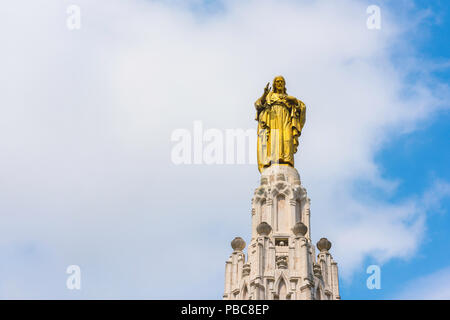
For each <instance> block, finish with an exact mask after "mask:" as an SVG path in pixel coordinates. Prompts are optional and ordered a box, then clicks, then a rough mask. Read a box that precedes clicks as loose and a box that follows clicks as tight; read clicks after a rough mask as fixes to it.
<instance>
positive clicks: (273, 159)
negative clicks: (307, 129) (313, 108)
mask: <svg viewBox="0 0 450 320" xmlns="http://www.w3.org/2000/svg"><path fill="white" fill-rule="evenodd" d="M286 96H287V95H286V94H284V93H276V92H273V91H271V92H269V93H268V95H267V97H266V102H265V104H262V102H261V98H259V99H258V100H256V102H255V107H256V110H257V115H256V120H258V169H259V171H260V172H261V171H262V169H263V168H264V167H269V166H270V165H271V164H274V163H279V164H288V165H291V166H294V154H295V153H296V152H297V148H298V138H299V136H300V134H301V132H302V128H303V126H304V124H305V119H306V117H305V115H306V114H305V113H306V106H305V104H304V103H303V102H302V101H300V100H298V99H296V101H295V103H294V104H289V103H288V102H287V101H286Z"/></svg>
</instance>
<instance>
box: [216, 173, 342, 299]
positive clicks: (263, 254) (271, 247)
mask: <svg viewBox="0 0 450 320" xmlns="http://www.w3.org/2000/svg"><path fill="white" fill-rule="evenodd" d="M310 230H311V228H310V199H309V198H308V196H307V194H306V190H305V188H303V187H302V185H301V182H300V176H299V174H298V172H297V170H296V169H295V168H293V167H290V166H287V165H272V166H271V167H269V168H266V169H264V170H263V172H262V173H261V185H260V186H259V187H258V188H257V189H256V191H255V193H254V196H253V199H252V239H251V242H250V244H249V246H248V250H247V255H248V256H247V257H245V255H244V253H243V252H242V250H243V249H244V248H245V241H244V240H243V239H242V238H236V239H235V240H233V242H232V247H233V250H234V252H233V253H232V255H231V256H230V258H229V259H228V260H227V262H226V266H225V292H224V295H223V298H224V299H227V300H236V299H259V300H265V299H266V300H272V299H295V300H314V299H320V300H328V299H330V300H335V299H340V295H339V281H338V269H337V264H336V262H335V261H334V260H333V258H332V256H331V254H330V253H329V252H328V250H329V249H330V248H331V242H330V241H328V240H327V239H326V238H322V239H320V240H319V242H318V243H317V248H318V249H319V250H320V251H321V252H320V253H319V255H318V256H317V257H316V253H315V248H314V246H313V244H312V241H311V237H310ZM262 236H263V237H262Z"/></svg>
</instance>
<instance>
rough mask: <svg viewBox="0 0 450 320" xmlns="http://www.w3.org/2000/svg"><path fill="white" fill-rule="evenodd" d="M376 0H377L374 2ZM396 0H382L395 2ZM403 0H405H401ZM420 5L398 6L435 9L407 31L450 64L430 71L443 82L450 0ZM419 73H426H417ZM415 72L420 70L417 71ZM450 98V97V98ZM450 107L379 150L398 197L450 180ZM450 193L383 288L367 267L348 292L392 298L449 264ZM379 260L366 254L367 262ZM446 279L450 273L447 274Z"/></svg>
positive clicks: (386, 273)
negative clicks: (376, 286) (370, 283)
mask: <svg viewBox="0 0 450 320" xmlns="http://www.w3.org/2000/svg"><path fill="white" fill-rule="evenodd" d="M374 3H376V2H374ZM392 3H393V2H392V1H391V2H385V3H382V4H380V5H381V7H384V6H389V5H391V4H392ZM400 3H401V2H400ZM414 3H415V5H416V8H414V9H409V10H404V9H405V8H404V3H403V6H402V5H401V4H397V5H396V6H395V7H396V8H395V9H396V10H397V12H400V13H399V15H405V16H408V15H414V14H417V13H418V12H419V11H420V10H424V9H425V10H430V13H432V14H431V15H430V17H429V18H428V19H425V21H423V22H422V23H421V24H420V27H419V28H418V29H417V30H411V32H407V33H406V34H407V36H408V42H410V44H411V45H412V46H413V47H414V48H415V50H416V51H417V53H418V56H419V57H420V58H421V59H423V60H425V61H428V62H436V63H447V66H446V67H440V68H436V69H435V70H431V71H428V73H429V74H426V76H431V77H433V78H436V79H439V80H440V81H442V82H443V83H449V82H450V66H449V65H448V62H449V59H450V41H448V33H449V32H450V3H449V2H448V1H414ZM417 76H419V77H420V76H423V75H421V74H417ZM413 77H414V76H413ZM449 104H450V102H449ZM449 146H450V112H449V110H448V109H447V110H443V111H441V112H440V113H439V114H438V115H437V116H436V117H433V118H432V119H430V120H428V121H426V122H424V123H423V124H422V125H421V127H420V128H416V130H415V131H414V132H410V133H405V134H401V135H398V136H394V137H393V139H392V140H391V141H389V144H388V145H387V146H385V147H384V148H383V149H382V150H380V151H379V152H378V153H377V155H376V161H377V163H378V164H379V165H380V167H381V168H382V174H383V176H384V177H386V178H389V179H396V180H399V185H398V188H397V190H396V191H395V193H394V194H392V195H391V197H390V198H391V199H392V201H398V200H401V199H404V198H407V197H408V196H410V195H411V194H420V193H423V192H425V190H426V189H428V188H429V187H430V186H431V185H432V184H433V183H434V181H435V180H436V179H438V180H442V181H449V180H450V166H449V163H450V148H449ZM449 210H450V199H449V198H448V197H447V198H444V199H443V200H442V201H441V203H440V205H439V208H436V210H435V211H434V212H433V213H432V214H431V215H430V217H429V219H428V221H427V229H426V235H425V239H424V241H423V243H422V244H421V245H420V248H419V251H418V253H417V255H416V256H415V257H413V258H410V259H407V260H400V259H393V260H392V261H390V262H389V263H386V264H385V265H383V267H382V290H368V289H367V287H366V283H365V280H366V279H367V276H368V275H367V274H366V273H365V272H364V270H361V271H362V272H360V273H359V274H358V275H357V276H356V278H355V279H354V280H353V281H352V282H351V283H344V284H342V295H343V296H344V297H348V298H351V299H391V298H396V294H397V293H398V292H401V291H403V289H404V287H405V285H406V284H407V283H408V282H409V281H414V280H415V279H416V278H417V277H418V275H425V274H431V273H434V272H437V271H439V270H441V269H444V268H448V266H449V265H450V254H448V253H449V252H450V243H449V241H448V237H449V236H448V230H450V216H449V214H448V212H449ZM372 263H374V262H373V261H371V259H366V261H365V264H366V265H367V266H368V265H371V264H372ZM442 280H443V281H445V280H447V281H448V279H442Z"/></svg>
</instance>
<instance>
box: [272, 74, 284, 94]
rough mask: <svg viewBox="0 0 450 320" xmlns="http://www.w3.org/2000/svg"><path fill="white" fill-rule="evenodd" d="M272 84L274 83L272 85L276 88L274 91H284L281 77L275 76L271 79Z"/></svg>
mask: <svg viewBox="0 0 450 320" xmlns="http://www.w3.org/2000/svg"><path fill="white" fill-rule="evenodd" d="M273 85H274V87H275V89H276V90H275V91H277V92H283V91H284V85H285V83H284V79H283V78H282V77H276V78H275V79H274V80H273Z"/></svg>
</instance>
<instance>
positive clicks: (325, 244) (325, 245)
mask: <svg viewBox="0 0 450 320" xmlns="http://www.w3.org/2000/svg"><path fill="white" fill-rule="evenodd" d="M317 248H318V249H319V250H320V252H324V251H328V250H330V249H331V242H330V241H329V240H328V239H327V238H321V239H320V240H319V241H318V242H317Z"/></svg>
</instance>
